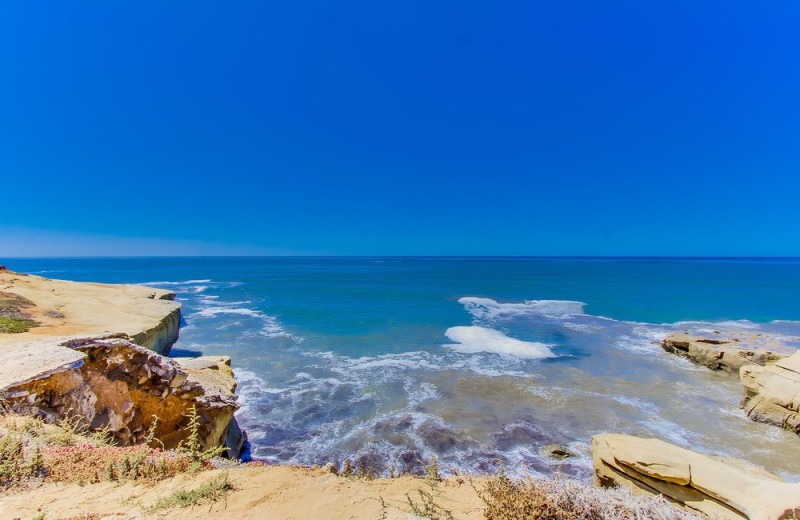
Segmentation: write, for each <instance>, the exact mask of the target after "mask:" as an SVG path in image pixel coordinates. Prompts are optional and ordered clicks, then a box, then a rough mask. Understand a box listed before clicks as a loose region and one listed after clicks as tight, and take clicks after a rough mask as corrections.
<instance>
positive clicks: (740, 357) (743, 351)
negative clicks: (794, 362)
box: [661, 332, 793, 375]
mask: <svg viewBox="0 0 800 520" xmlns="http://www.w3.org/2000/svg"><path fill="white" fill-rule="evenodd" d="M661 347H662V348H663V349H664V350H666V351H667V352H671V353H673V354H678V355H680V356H683V357H686V358H689V359H691V360H692V361H694V362H696V363H698V364H700V365H703V366H705V367H708V368H710V369H712V370H721V371H723V372H728V373H730V374H734V375H739V369H740V368H741V367H743V366H764V365H768V364H770V363H774V362H776V361H778V360H779V359H782V358H784V357H786V355H787V354H788V353H789V352H791V351H792V350H793V349H790V347H788V346H787V345H785V344H783V343H782V342H781V341H780V340H777V339H775V338H768V337H765V336H761V335H755V334H744V335H740V336H737V337H731V336H725V335H722V334H710V335H697V334H690V333H688V332H673V333H671V334H668V335H667V336H666V337H665V338H664V340H663V341H662V342H661Z"/></svg>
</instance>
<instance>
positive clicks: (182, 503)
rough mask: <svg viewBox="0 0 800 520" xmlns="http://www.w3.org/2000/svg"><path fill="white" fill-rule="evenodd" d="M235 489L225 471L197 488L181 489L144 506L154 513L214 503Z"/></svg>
mask: <svg viewBox="0 0 800 520" xmlns="http://www.w3.org/2000/svg"><path fill="white" fill-rule="evenodd" d="M234 489H235V487H234V485H233V483H231V481H230V479H229V478H228V474H227V473H225V474H223V475H222V476H220V477H217V478H215V479H213V480H210V481H208V482H206V483H205V484H203V485H201V486H199V487H197V488H195V489H190V490H186V489H180V490H178V491H176V492H175V493H173V494H171V495H169V496H168V497H165V498H161V499H159V500H157V501H156V502H155V503H154V504H153V505H151V506H149V507H146V508H144V510H145V512H148V513H154V512H156V511H160V510H162V509H170V508H173V507H192V506H195V505H198V504H202V503H214V502H218V501H220V500H224V499H225V498H226V497H227V496H228V494H230V493H231V492H232V491H233V490H234Z"/></svg>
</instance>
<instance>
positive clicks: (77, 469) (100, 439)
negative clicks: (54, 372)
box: [0, 413, 204, 489]
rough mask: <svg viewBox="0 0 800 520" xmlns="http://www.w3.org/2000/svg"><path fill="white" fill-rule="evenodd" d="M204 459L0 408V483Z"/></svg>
mask: <svg viewBox="0 0 800 520" xmlns="http://www.w3.org/2000/svg"><path fill="white" fill-rule="evenodd" d="M203 465H204V464H202V463H197V462H196V461H195V460H194V459H193V457H192V456H191V455H189V454H185V453H178V452H171V451H163V450H159V449H154V448H150V447H147V446H143V445H142V446H130V447H119V446H112V445H110V444H109V442H108V440H107V436H105V435H103V434H102V432H100V433H97V432H95V433H89V432H85V431H83V430H81V429H80V427H79V424H78V422H77V421H73V420H69V419H64V420H62V421H61V422H60V423H59V424H45V423H44V422H43V421H42V420H40V419H38V418H35V417H28V416H19V415H15V414H8V413H7V414H4V415H3V414H0V489H3V488H8V487H13V486H19V485H24V484H26V483H29V482H33V481H36V480H47V481H53V482H75V483H79V484H84V483H93V482H100V481H121V480H145V481H156V480H161V479H164V478H169V477H172V476H174V475H177V474H179V473H183V472H186V471H188V470H190V469H198V468H200V467H203Z"/></svg>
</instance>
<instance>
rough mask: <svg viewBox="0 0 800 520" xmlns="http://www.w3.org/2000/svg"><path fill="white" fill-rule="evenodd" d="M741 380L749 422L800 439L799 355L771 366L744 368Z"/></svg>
mask: <svg viewBox="0 0 800 520" xmlns="http://www.w3.org/2000/svg"><path fill="white" fill-rule="evenodd" d="M740 376H741V380H742V385H744V398H743V399H742V403H741V406H742V408H744V411H745V413H746V414H747V416H748V417H749V418H751V419H752V420H754V421H758V422H763V423H767V424H773V425H775V426H779V427H781V428H784V429H786V430H789V431H792V432H794V433H796V434H798V435H800V352H797V353H795V354H793V355H791V356H789V357H787V358H785V359H781V360H779V361H777V362H776V363H774V364H773V365H770V366H766V367H761V366H746V367H742V371H741V374H740Z"/></svg>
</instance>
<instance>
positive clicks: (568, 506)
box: [479, 475, 702, 520]
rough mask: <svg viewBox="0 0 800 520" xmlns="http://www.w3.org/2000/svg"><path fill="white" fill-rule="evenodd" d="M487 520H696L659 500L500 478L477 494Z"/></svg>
mask: <svg viewBox="0 0 800 520" xmlns="http://www.w3.org/2000/svg"><path fill="white" fill-rule="evenodd" d="M479 494H480V496H481V498H482V499H483V501H484V502H485V503H486V506H487V507H486V509H485V510H484V515H485V516H486V518H487V520H641V519H645V518H646V519H648V520H700V519H701V518H702V517H701V516H698V515H696V514H694V513H691V512H689V511H686V510H683V509H678V508H677V507H675V506H673V505H671V504H669V503H668V502H667V501H666V499H664V498H663V497H648V496H643V497H639V496H634V495H632V494H631V492H630V491H629V490H627V489H623V488H610V489H606V488H599V487H595V486H592V485H590V484H585V483H582V482H578V481H575V480H570V479H566V478H559V477H553V478H535V479H534V478H528V479H526V480H523V481H521V482H514V481H512V480H511V479H509V478H507V477H506V476H504V475H500V476H498V477H496V478H494V479H492V480H490V481H489V483H488V484H487V485H486V487H485V488H484V490H483V491H480V492H479Z"/></svg>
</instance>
